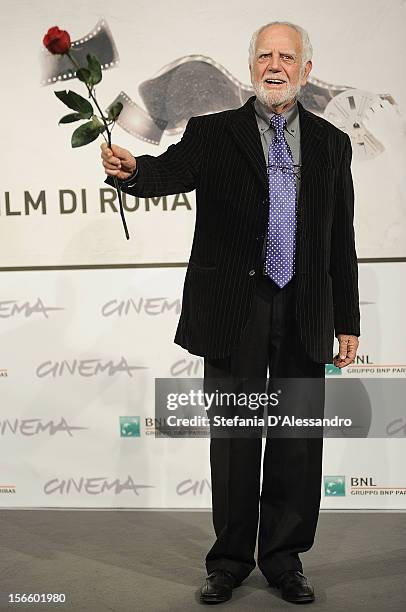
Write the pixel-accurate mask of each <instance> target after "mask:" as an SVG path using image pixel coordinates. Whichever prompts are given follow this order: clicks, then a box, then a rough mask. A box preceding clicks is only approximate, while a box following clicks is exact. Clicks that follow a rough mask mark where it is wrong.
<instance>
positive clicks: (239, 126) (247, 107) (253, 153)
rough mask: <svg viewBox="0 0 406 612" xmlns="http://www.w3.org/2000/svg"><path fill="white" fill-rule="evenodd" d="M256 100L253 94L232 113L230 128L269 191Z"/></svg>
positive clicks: (259, 178)
mask: <svg viewBox="0 0 406 612" xmlns="http://www.w3.org/2000/svg"><path fill="white" fill-rule="evenodd" d="M254 100H255V96H252V97H251V98H249V99H248V100H247V102H246V103H245V104H244V106H242V107H241V108H239V109H237V110H235V111H233V112H232V113H231V117H230V128H231V132H232V134H233V136H234V139H235V141H236V143H237V145H238V147H239V148H240V150H241V151H242V153H243V154H244V155H245V156H246V158H247V161H248V163H249V164H250V165H251V167H252V169H253V170H254V172H255V174H256V176H257V178H258V180H259V181H260V182H261V184H262V185H263V187H264V189H265V190H266V191H268V176H267V169H266V163H265V157H264V151H263V149H262V144H261V136H260V134H259V130H258V124H257V120H256V118H255V110H254V107H253V102H254Z"/></svg>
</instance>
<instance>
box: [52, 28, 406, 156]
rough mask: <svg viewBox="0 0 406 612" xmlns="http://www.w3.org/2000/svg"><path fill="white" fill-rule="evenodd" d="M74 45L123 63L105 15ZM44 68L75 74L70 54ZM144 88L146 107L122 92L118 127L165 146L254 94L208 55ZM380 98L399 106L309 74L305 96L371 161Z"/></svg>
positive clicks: (56, 75)
mask: <svg viewBox="0 0 406 612" xmlns="http://www.w3.org/2000/svg"><path fill="white" fill-rule="evenodd" d="M72 45H73V47H74V49H75V51H76V53H77V55H78V60H79V62H80V63H85V60H86V55H87V54H88V53H92V54H94V55H96V56H97V57H98V58H99V60H100V62H101V64H102V68H103V70H108V69H110V68H115V67H116V66H117V65H118V63H119V56H118V52H117V48H116V44H115V42H114V39H113V35H112V33H111V31H110V28H109V26H108V24H107V23H106V21H105V20H104V19H101V20H100V21H99V22H98V23H97V24H96V26H95V27H94V29H93V30H92V31H91V32H90V33H88V34H87V35H86V36H84V37H82V38H80V39H78V40H76V41H74V42H73V43H72ZM42 68H43V70H42V74H43V78H42V85H53V84H55V83H57V82H60V81H67V80H70V79H74V78H75V72H74V71H73V70H72V68H71V65H70V62H69V61H68V60H67V58H65V57H64V56H56V55H51V54H49V53H48V52H47V51H46V50H45V49H44V52H43V56H42ZM138 92H139V95H140V97H141V99H142V102H143V104H144V106H145V109H144V108H142V107H141V106H139V105H138V104H137V103H136V102H134V100H133V99H132V98H131V97H130V96H129V95H128V94H127V93H126V92H124V91H121V92H120V93H119V94H118V95H117V96H116V97H115V98H114V100H112V102H111V104H109V106H108V107H107V109H106V110H108V109H109V108H110V107H111V106H112V105H113V104H114V103H115V102H117V101H119V102H121V103H122V105H123V110H122V111H121V114H120V116H119V118H118V121H117V123H118V125H119V126H120V127H121V128H122V129H123V130H125V131H126V132H128V133H129V134H131V135H132V136H134V137H135V138H137V139H139V140H142V141H144V142H148V143H149V144H153V145H159V144H160V142H161V139H162V136H163V134H164V133H165V134H166V135H169V136H172V135H176V134H178V133H182V132H183V131H184V129H185V126H186V123H187V122H188V120H189V119H190V117H193V116H197V115H208V114H211V113H215V112H220V111H223V110H226V109H229V108H238V107H240V106H241V105H242V104H244V103H245V102H246V101H247V100H248V98H249V97H250V96H252V95H254V91H253V88H252V87H251V85H245V84H244V83H242V82H241V81H239V80H238V79H236V78H235V77H234V76H233V75H232V74H231V73H230V72H229V71H228V70H227V69H226V68H225V67H224V66H222V65H221V64H219V63H218V62H216V61H215V60H213V59H212V58H211V57H207V56H204V55H187V56H184V57H181V58H178V59H176V60H174V61H172V62H171V63H169V64H167V65H166V66H164V67H163V68H162V69H161V70H160V71H159V72H158V73H157V74H156V75H155V76H154V77H153V78H151V79H148V80H146V81H143V82H142V83H140V85H139V87H138ZM379 99H386V100H388V101H389V102H390V103H391V104H395V100H394V99H393V98H392V96H391V95H390V94H375V93H371V92H364V91H361V90H358V89H356V88H354V87H353V86H349V85H332V84H330V83H327V82H325V81H322V80H321V79H318V78H315V77H309V79H308V82H307V84H306V85H305V86H304V87H303V88H302V89H301V91H300V94H299V100H300V101H301V102H302V103H303V105H304V106H305V108H307V109H308V110H309V111H311V112H313V113H315V114H317V115H320V116H325V117H326V118H327V119H328V120H329V121H330V122H331V123H333V124H334V125H337V127H339V128H340V129H342V130H344V131H345V132H347V134H348V135H349V136H350V138H351V140H352V144H353V149H354V155H355V157H358V158H359V159H371V158H373V157H376V156H377V155H379V154H380V153H382V151H383V150H384V146H383V144H382V143H380V142H379V141H378V140H377V139H376V138H375V137H374V136H373V134H371V133H370V132H368V130H367V129H366V128H365V126H364V125H363V123H362V115H363V113H364V112H365V111H366V109H367V108H368V106H370V105H371V104H373V103H374V102H376V101H377V100H379Z"/></svg>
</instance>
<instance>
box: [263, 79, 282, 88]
mask: <svg viewBox="0 0 406 612" xmlns="http://www.w3.org/2000/svg"><path fill="white" fill-rule="evenodd" d="M265 83H266V84H267V85H270V86H272V87H277V86H278V85H285V83H286V81H283V80H282V79H266V80H265Z"/></svg>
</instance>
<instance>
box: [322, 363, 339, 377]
mask: <svg viewBox="0 0 406 612" xmlns="http://www.w3.org/2000/svg"><path fill="white" fill-rule="evenodd" d="M325 374H326V376H342V371H341V369H340V368H336V366H335V365H334V363H326V365H325Z"/></svg>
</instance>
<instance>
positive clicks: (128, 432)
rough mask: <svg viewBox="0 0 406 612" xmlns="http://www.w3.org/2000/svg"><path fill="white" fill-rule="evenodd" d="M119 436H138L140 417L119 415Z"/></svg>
mask: <svg viewBox="0 0 406 612" xmlns="http://www.w3.org/2000/svg"><path fill="white" fill-rule="evenodd" d="M120 436H121V437H122V438H139V437H140V417H139V416H121V417H120Z"/></svg>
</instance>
